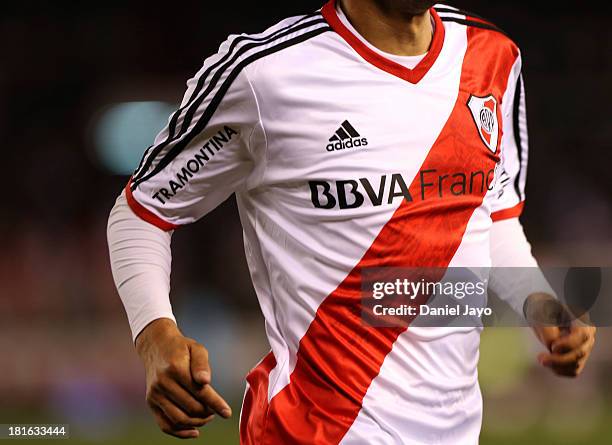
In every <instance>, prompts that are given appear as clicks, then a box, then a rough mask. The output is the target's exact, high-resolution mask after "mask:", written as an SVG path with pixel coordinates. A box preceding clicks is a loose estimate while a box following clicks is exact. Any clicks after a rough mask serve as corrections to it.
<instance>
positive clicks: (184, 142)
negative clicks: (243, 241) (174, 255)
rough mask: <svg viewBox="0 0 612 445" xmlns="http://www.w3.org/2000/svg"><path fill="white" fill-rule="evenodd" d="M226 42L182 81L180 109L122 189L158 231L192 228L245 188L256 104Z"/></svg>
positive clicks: (251, 165) (254, 156)
mask: <svg viewBox="0 0 612 445" xmlns="http://www.w3.org/2000/svg"><path fill="white" fill-rule="evenodd" d="M231 48H232V45H231V38H230V39H229V40H228V41H226V42H225V43H224V44H223V45H221V48H220V49H219V53H217V54H215V55H214V56H212V57H210V58H208V59H207V60H206V61H205V62H204V66H203V67H202V69H201V70H200V71H199V72H198V73H197V74H196V75H195V76H194V77H193V78H191V79H190V80H189V81H188V82H187V92H186V93H185V96H184V98H183V101H182V103H181V106H180V108H179V109H178V110H177V111H176V112H175V113H174V114H173V115H172V116H171V117H170V119H169V121H168V125H167V126H166V128H164V129H163V130H162V131H161V132H160V133H159V134H158V135H157V137H156V138H155V141H154V144H153V145H152V146H151V147H149V149H147V151H146V152H145V154H144V156H143V158H142V161H141V162H140V165H139V166H138V168H137V169H136V171H135V172H134V174H133V175H132V177H131V178H130V181H129V182H128V185H127V186H126V197H127V200H128V203H129V205H130V208H131V209H132V210H133V211H134V213H136V214H137V215H138V216H140V217H141V218H142V219H144V220H145V221H148V222H149V223H151V224H154V225H156V226H158V227H159V228H161V229H164V230H172V229H174V228H177V227H179V226H181V225H184V224H188V223H191V222H194V221H196V220H198V219H199V218H201V217H202V216H204V215H206V214H207V213H208V212H210V211H211V210H213V209H214V208H215V207H217V206H218V205H219V204H221V203H222V202H223V201H225V200H226V199H227V198H228V197H229V196H230V195H231V194H232V193H233V192H235V191H238V190H239V189H241V188H243V187H246V184H247V183H248V181H249V177H250V175H251V174H252V172H253V171H254V166H255V164H256V162H257V157H258V154H257V153H256V150H257V149H256V147H255V145H256V144H253V143H252V140H251V139H252V135H253V133H254V129H255V127H256V126H257V125H258V122H259V119H258V116H259V113H258V109H257V102H256V99H255V96H254V93H253V90H252V88H251V85H250V82H249V80H248V78H247V77H246V73H245V71H244V66H243V65H244V64H242V63H241V60H240V59H239V58H237V57H235V56H234V55H233V54H232V53H231Z"/></svg>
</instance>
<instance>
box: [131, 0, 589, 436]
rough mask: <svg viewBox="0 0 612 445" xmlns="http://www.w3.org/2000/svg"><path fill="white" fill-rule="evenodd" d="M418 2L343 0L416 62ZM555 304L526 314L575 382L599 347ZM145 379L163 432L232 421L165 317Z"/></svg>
mask: <svg viewBox="0 0 612 445" xmlns="http://www.w3.org/2000/svg"><path fill="white" fill-rule="evenodd" d="M433 4H434V2H428V1H419V0H342V1H341V7H342V8H343V10H344V12H345V14H346V16H347V17H348V19H349V20H350V21H351V23H352V25H353V26H354V27H355V29H357V31H358V32H359V33H360V34H361V35H362V36H363V37H364V38H365V39H367V40H368V41H369V42H370V43H372V44H373V45H374V46H376V47H377V48H379V49H381V50H382V51H385V52H388V53H392V54H397V55H405V56H415V55H420V54H424V53H426V52H427V51H428V49H429V46H430V45H431V40H432V33H433V29H432V25H431V17H430V14H429V8H430V7H431V6H433ZM551 298H552V297H549V296H547V295H542V294H537V295H532V296H530V297H529V298H528V299H527V302H526V304H525V313H526V315H527V318H528V320H530V324H531V325H532V327H533V329H534V332H535V333H536V336H537V337H538V338H539V339H540V341H541V342H542V343H543V344H544V345H545V346H546V348H547V349H548V352H547V353H542V354H540V355H539V356H538V360H539V361H540V363H541V364H542V365H543V366H546V367H549V368H550V369H551V370H552V371H553V372H554V373H556V374H558V375H563V376H570V377H575V376H577V375H579V374H580V373H581V372H582V370H583V369H584V365H585V363H586V361H587V360H588V357H589V355H590V353H591V350H592V349H593V345H594V343H595V328H593V327H590V326H585V325H582V324H581V323H579V322H577V321H573V322H570V323H567V324H566V325H563V326H562V327H558V326H551V325H550V324H548V325H547V323H543V322H542V318H546V316H544V317H542V312H546V311H545V310H543V308H545V307H547V304H546V303H547V302H548V301H549V300H550V299H551ZM136 350H137V352H138V355H139V356H140V358H141V360H142V362H143V364H144V368H145V372H146V401H147V404H148V405H149V407H150V409H151V411H152V412H153V416H154V417H155V420H156V422H157V424H158V425H159V427H160V429H161V430H162V431H163V432H164V433H167V434H169V435H172V436H175V437H179V438H182V439H194V438H197V437H199V435H200V431H199V430H198V428H200V427H202V426H204V425H206V424H207V423H209V422H210V421H212V420H213V418H214V417H215V415H219V416H221V417H223V418H229V417H230V416H231V415H232V412H231V409H230V406H229V405H228V403H227V402H226V401H225V400H224V399H223V398H222V397H221V396H220V395H219V394H218V393H217V392H216V391H215V389H214V388H213V386H212V371H211V368H210V364H209V362H208V352H207V350H206V348H204V346H202V345H201V344H198V343H197V342H196V341H195V340H193V339H190V338H187V337H185V336H183V334H182V333H181V332H180V331H179V329H178V327H177V326H176V324H175V323H174V322H173V321H172V320H169V319H165V318H161V319H158V320H155V321H153V322H152V323H150V324H149V325H148V326H147V327H146V328H145V329H144V330H143V331H142V332H141V333H140V335H139V336H138V338H137V339H136Z"/></svg>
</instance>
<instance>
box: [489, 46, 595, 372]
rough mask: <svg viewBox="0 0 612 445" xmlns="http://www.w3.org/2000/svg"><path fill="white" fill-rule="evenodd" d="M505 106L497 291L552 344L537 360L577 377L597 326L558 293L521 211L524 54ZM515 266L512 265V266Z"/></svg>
mask: <svg viewBox="0 0 612 445" xmlns="http://www.w3.org/2000/svg"><path fill="white" fill-rule="evenodd" d="M504 99H505V100H504V104H503V108H502V114H503V127H504V134H503V138H502V145H501V150H502V153H501V156H502V165H501V167H502V170H501V172H502V173H501V175H500V178H499V181H498V189H497V191H496V193H497V195H496V199H495V201H494V204H493V212H492V219H493V226H492V229H491V258H492V266H493V270H492V272H491V277H492V279H491V285H492V288H493V290H494V291H495V292H496V293H497V294H498V295H499V296H500V297H501V298H502V299H504V300H506V301H507V302H508V303H509V304H510V306H512V307H513V309H514V310H515V311H517V312H518V313H520V314H523V315H524V316H525V318H526V319H527V321H528V323H529V324H530V325H531V326H532V328H533V330H534V332H535V334H536V336H537V337H538V339H539V340H540V341H541V342H542V344H543V345H544V346H545V347H546V348H547V349H548V352H545V353H541V354H540V355H539V356H538V360H539V361H540V363H541V364H542V365H543V366H547V367H549V368H551V369H552V370H553V371H554V372H555V373H556V374H558V375H564V376H577V375H579V374H580V373H581V372H582V370H583V369H584V365H585V364H586V361H587V360H588V357H589V355H590V353H591V350H592V349H593V345H594V343H595V328H594V327H591V326H587V325H585V324H583V323H582V322H581V321H580V320H575V318H574V317H572V316H571V314H569V313H568V312H567V309H566V308H564V307H563V305H561V303H560V302H559V301H558V300H557V298H556V297H555V293H554V291H553V290H552V288H551V287H550V285H549V284H548V282H547V281H546V278H545V277H544V275H543V274H542V272H541V271H540V269H539V267H538V263H537V261H536V260H535V258H534V257H533V255H532V253H531V246H530V244H529V242H528V241H527V238H526V236H525V233H524V230H523V227H522V226H521V223H520V221H519V219H518V218H519V216H520V214H521V212H522V209H523V204H524V200H525V183H526V170H527V155H528V133H527V116H526V105H525V89H524V85H523V77H522V75H521V60H520V57H519V59H518V60H517V61H516V63H515V66H514V67H513V71H512V74H511V76H510V79H509V82H508V91H507V92H506V95H505V98H504ZM510 268H512V269H510Z"/></svg>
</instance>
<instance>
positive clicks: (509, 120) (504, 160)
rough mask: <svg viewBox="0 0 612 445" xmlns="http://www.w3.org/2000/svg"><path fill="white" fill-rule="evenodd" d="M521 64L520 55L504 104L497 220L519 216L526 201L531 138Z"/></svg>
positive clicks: (495, 203) (494, 216) (494, 211)
mask: <svg viewBox="0 0 612 445" xmlns="http://www.w3.org/2000/svg"><path fill="white" fill-rule="evenodd" d="M521 65H522V63H521V57H520V56H519V57H518V58H517V60H516V62H515V64H514V66H513V68H512V72H511V74H510V78H509V79H508V87H507V89H506V93H505V95H504V98H503V103H502V128H503V135H502V141H501V165H500V167H501V170H500V176H499V179H498V181H497V186H496V191H495V197H494V200H493V204H492V214H491V218H492V219H493V221H500V220H504V219H509V218H516V217H519V216H520V215H521V213H522V210H523V206H524V203H525V184H526V179H527V156H528V149H529V141H528V133H527V110H526V106H525V87H524V84H523V75H522V73H521V68H522V66H521Z"/></svg>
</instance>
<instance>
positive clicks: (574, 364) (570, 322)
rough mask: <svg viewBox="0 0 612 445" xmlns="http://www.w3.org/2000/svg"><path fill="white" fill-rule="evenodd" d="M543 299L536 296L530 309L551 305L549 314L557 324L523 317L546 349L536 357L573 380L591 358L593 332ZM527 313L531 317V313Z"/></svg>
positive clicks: (547, 299) (557, 306)
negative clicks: (551, 309)
mask: <svg viewBox="0 0 612 445" xmlns="http://www.w3.org/2000/svg"><path fill="white" fill-rule="evenodd" d="M546 297H548V296H546ZM546 297H542V296H541V295H540V296H536V297H535V298H533V300H534V301H535V303H534V302H532V307H533V306H536V307H537V306H538V305H542V304H546V305H549V306H550V305H556V306H553V307H554V309H553V311H554V312H556V313H557V314H556V317H557V320H558V323H555V324H556V325H550V324H545V323H541V322H539V321H538V320H537V319H534V317H530V316H529V315H528V317H527V318H528V320H529V321H530V324H531V326H532V328H533V330H534V332H535V334H536V336H537V337H538V339H539V340H540V341H541V342H542V344H543V345H544V346H546V348H547V349H548V352H542V353H540V354H539V355H538V361H539V362H540V363H541V364H542V366H545V367H547V368H550V369H551V370H552V371H553V372H554V373H555V374H557V375H560V376H565V377H577V376H579V375H580V374H581V373H582V371H583V370H584V366H585V365H586V362H587V361H588V359H589V356H590V355H591V351H592V350H593V346H594V345H595V333H596V331H597V329H596V328H595V327H594V326H589V325H587V324H586V323H584V322H583V321H581V320H579V319H576V318H574V317H573V316H572V315H571V313H569V311H568V309H567V308H565V307H563V305H562V304H561V303H559V302H558V301H556V300H554V301H553V300H551V298H552V297H549V298H546ZM530 298H531V297H530ZM530 312H531V314H533V312H534V310H533V309H532V310H531V311H530ZM539 312H541V311H539Z"/></svg>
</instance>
